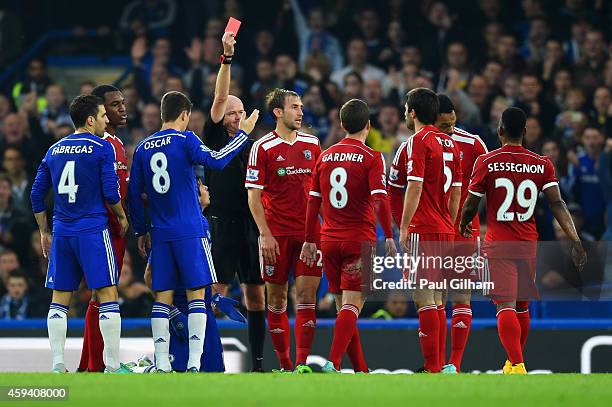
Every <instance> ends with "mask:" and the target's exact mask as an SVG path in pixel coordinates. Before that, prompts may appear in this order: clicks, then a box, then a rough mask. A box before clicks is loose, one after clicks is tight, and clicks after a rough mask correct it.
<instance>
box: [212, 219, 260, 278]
mask: <svg viewBox="0 0 612 407" xmlns="http://www.w3.org/2000/svg"><path fill="white" fill-rule="evenodd" d="M208 223H209V225H210V234H211V240H212V256H213V261H214V263H215V271H216V272H217V280H218V282H219V283H221V284H232V283H233V282H234V278H235V276H236V274H238V279H239V280H240V283H242V284H263V283H264V282H263V280H262V278H261V271H260V268H259V244H258V238H259V231H258V230H257V225H256V224H255V221H254V220H253V218H251V217H250V216H245V217H243V218H237V217H225V216H215V215H209V217H208Z"/></svg>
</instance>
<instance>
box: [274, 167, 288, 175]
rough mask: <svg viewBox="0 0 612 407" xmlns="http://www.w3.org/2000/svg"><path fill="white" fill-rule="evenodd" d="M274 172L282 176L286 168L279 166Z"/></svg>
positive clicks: (285, 172)
mask: <svg viewBox="0 0 612 407" xmlns="http://www.w3.org/2000/svg"><path fill="white" fill-rule="evenodd" d="M276 173H277V174H278V176H279V177H284V176H285V174H287V170H286V169H285V168H283V167H280V168H279V169H278V170H276Z"/></svg>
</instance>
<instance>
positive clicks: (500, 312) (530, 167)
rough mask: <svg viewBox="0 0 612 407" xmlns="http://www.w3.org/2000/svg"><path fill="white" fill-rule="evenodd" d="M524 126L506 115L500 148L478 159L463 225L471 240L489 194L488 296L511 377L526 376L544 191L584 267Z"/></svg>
mask: <svg viewBox="0 0 612 407" xmlns="http://www.w3.org/2000/svg"><path fill="white" fill-rule="evenodd" d="M526 122H527V118H526V116H525V113H524V112H523V111H522V110H521V109H518V108H509V109H506V110H505V111H504V113H503V114H502V117H501V120H500V124H499V128H498V130H497V131H498V135H499V138H500V141H501V144H502V147H501V148H499V149H497V150H494V151H491V152H490V153H488V154H484V155H481V156H480V157H478V159H477V160H476V164H475V165H474V171H473V173H472V180H471V182H470V186H469V189H468V191H469V196H468V198H467V199H466V201H465V203H464V205H463V211H462V216H461V222H460V225H459V227H460V230H461V233H462V234H463V235H464V236H465V237H471V235H472V230H471V227H470V222H471V220H472V218H473V217H474V215H475V214H476V212H477V210H478V204H479V203H480V199H481V198H482V197H484V196H485V195H486V197H487V233H486V236H485V242H484V245H483V250H484V251H485V253H486V255H487V258H486V259H485V270H484V278H488V279H490V281H491V283H492V284H493V287H492V288H491V290H490V291H489V293H488V294H489V296H490V297H491V298H492V299H493V301H494V302H495V304H496V305H497V329H498V332H499V338H500V339H501V342H502V345H503V346H504V349H505V350H506V353H507V355H508V359H507V361H506V364H505V366H504V368H503V372H504V373H511V374H524V373H527V371H526V369H525V364H524V360H523V352H522V349H523V347H524V346H525V342H526V341H527V334H528V332H529V319H530V318H529V312H528V305H529V299H530V298H532V297H533V296H535V295H537V292H536V291H535V272H536V267H535V265H536V262H535V255H536V243H537V240H538V232H537V230H536V223H535V217H534V210H535V206H536V202H537V199H538V194H539V193H540V192H543V193H544V194H545V195H546V197H547V198H548V200H549V202H550V208H551V210H552V212H553V215H554V216H555V218H556V219H557V221H558V222H559V224H560V226H561V228H562V229H563V231H564V232H565V233H566V234H567V235H568V236H569V237H570V239H571V240H572V242H573V247H572V259H573V261H574V264H575V265H576V267H577V268H578V269H579V270H580V269H581V268H582V267H583V266H584V264H585V263H586V253H585V252H584V249H583V248H582V244H581V243H580V239H579V237H578V234H577V233H576V229H575V227H574V223H573V221H572V218H571V216H570V214H569V212H568V210H567V207H566V206H565V202H563V200H562V199H561V194H560V192H559V186H558V183H557V179H556V177H555V169H554V167H553V165H552V163H551V162H550V160H549V159H548V158H546V157H542V156H540V155H538V154H535V153H533V152H531V151H529V150H527V149H526V148H524V147H523V146H522V141H523V136H524V135H525V123H526Z"/></svg>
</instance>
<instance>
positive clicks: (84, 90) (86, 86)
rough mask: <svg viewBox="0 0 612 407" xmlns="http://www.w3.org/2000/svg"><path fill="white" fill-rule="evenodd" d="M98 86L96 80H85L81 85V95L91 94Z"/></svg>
mask: <svg viewBox="0 0 612 407" xmlns="http://www.w3.org/2000/svg"><path fill="white" fill-rule="evenodd" d="M96 86H98V85H97V84H96V83H95V82H94V81H83V82H81V85H79V95H91V91H93V89H94V88H95V87H96Z"/></svg>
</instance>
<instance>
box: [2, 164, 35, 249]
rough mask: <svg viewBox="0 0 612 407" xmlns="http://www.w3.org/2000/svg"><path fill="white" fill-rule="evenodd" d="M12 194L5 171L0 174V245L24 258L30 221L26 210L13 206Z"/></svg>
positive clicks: (27, 244)
mask: <svg viewBox="0 0 612 407" xmlns="http://www.w3.org/2000/svg"><path fill="white" fill-rule="evenodd" d="M12 195H13V192H12V182H11V179H10V177H9V176H8V175H7V174H5V173H2V174H0V245H1V246H2V247H9V248H11V249H13V250H15V252H17V253H18V255H19V257H20V258H25V257H26V256H27V252H28V248H29V246H30V233H32V229H33V227H32V222H31V221H30V220H29V217H28V215H27V214H26V212H22V211H20V210H19V209H16V208H15V207H14V205H13V200H12Z"/></svg>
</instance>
